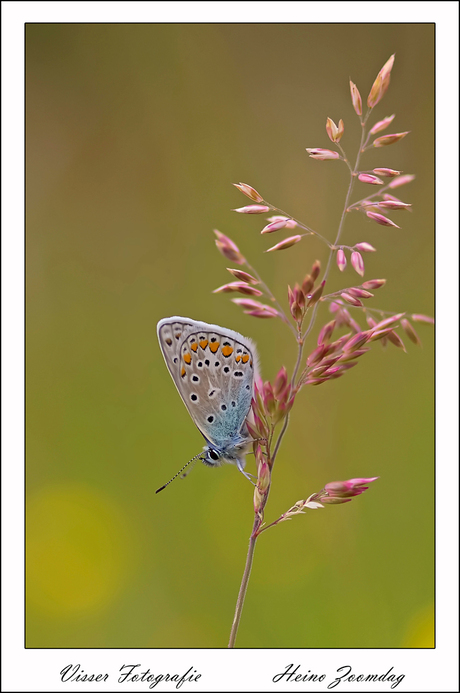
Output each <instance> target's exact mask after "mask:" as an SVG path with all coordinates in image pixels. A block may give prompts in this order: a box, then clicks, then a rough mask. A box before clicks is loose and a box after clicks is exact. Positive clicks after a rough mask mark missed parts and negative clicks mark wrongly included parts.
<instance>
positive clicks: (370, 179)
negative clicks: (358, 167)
mask: <svg viewBox="0 0 460 693" xmlns="http://www.w3.org/2000/svg"><path fill="white" fill-rule="evenodd" d="M358 180H359V181H361V183H369V185H383V180H381V179H380V178H378V177H377V176H373V175H371V174H370V173H360V174H359V176H358Z"/></svg>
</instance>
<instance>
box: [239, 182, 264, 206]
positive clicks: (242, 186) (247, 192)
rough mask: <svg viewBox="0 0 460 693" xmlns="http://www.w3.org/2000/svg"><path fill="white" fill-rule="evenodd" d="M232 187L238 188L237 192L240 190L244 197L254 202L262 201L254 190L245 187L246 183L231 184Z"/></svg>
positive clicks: (260, 196)
mask: <svg viewBox="0 0 460 693" xmlns="http://www.w3.org/2000/svg"><path fill="white" fill-rule="evenodd" d="M233 185H234V186H235V188H238V190H240V191H241V192H242V193H243V195H246V197H249V198H250V199H251V200H253V201H254V202H263V201H264V198H263V197H262V195H260V194H259V193H258V192H257V190H254V188H253V187H251V186H250V185H247V183H233Z"/></svg>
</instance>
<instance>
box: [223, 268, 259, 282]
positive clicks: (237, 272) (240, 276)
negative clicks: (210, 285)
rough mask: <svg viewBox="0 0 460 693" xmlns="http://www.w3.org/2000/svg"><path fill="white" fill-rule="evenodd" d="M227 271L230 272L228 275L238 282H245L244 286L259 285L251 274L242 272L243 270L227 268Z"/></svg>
mask: <svg viewBox="0 0 460 693" xmlns="http://www.w3.org/2000/svg"><path fill="white" fill-rule="evenodd" d="M227 271H228V272H230V274H233V276H234V277H236V278H237V279H239V280H240V281H242V282H246V284H258V283H259V281H258V280H257V279H256V278H255V277H253V276H252V274H248V273H247V272H243V270H238V269H232V268H231V267H227Z"/></svg>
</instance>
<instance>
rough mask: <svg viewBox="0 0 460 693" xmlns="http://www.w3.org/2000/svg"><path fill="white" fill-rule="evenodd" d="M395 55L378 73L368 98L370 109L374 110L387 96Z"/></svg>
mask: <svg viewBox="0 0 460 693" xmlns="http://www.w3.org/2000/svg"><path fill="white" fill-rule="evenodd" d="M394 59H395V57H394V54H393V55H392V56H391V57H390V58H389V59H388V60H387V62H386V63H385V65H384V66H383V67H382V69H381V70H380V72H379V73H378V75H377V77H376V79H375V82H374V84H373V85H372V87H371V90H370V92H369V96H368V97H367V105H368V106H369V108H374V106H376V105H377V104H378V102H379V101H380V99H381V98H382V96H383V95H384V94H385V92H386V90H387V89H388V86H389V84H390V73H391V69H392V67H393V63H394Z"/></svg>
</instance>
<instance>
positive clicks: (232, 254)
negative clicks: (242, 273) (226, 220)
mask: <svg viewBox="0 0 460 693" xmlns="http://www.w3.org/2000/svg"><path fill="white" fill-rule="evenodd" d="M214 233H215V234H216V236H217V238H216V246H217V248H218V249H219V251H220V252H221V253H222V255H223V256H224V257H225V258H227V260H230V261H231V262H236V264H237V265H244V263H245V262H246V259H245V258H244V257H243V255H242V254H241V253H240V250H239V248H238V246H237V245H236V243H234V242H233V241H232V239H231V238H229V237H228V236H225V235H224V234H223V233H221V232H220V231H217V229H214Z"/></svg>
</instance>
